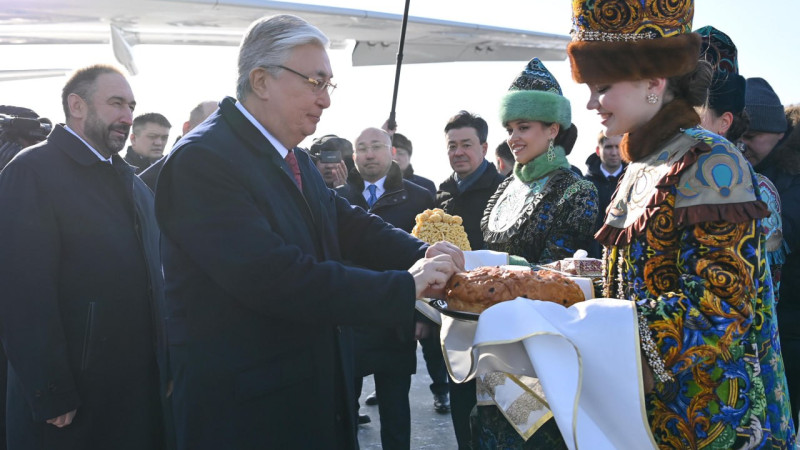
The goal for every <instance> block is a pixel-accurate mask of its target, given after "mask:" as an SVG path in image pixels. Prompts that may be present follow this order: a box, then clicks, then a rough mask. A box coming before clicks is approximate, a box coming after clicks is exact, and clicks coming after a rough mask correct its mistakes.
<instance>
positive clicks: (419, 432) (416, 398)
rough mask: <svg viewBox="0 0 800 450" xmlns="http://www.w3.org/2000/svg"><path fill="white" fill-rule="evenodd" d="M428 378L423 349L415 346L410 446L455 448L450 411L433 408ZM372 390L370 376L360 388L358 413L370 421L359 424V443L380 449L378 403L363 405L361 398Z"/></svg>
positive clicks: (370, 449)
mask: <svg viewBox="0 0 800 450" xmlns="http://www.w3.org/2000/svg"><path fill="white" fill-rule="evenodd" d="M430 384H431V379H430V377H429V376H428V370H427V369H426V368H425V360H424V359H422V348H421V347H420V346H419V345H417V373H416V374H415V375H412V376H411V392H410V393H409V399H410V402H411V448H412V449H437V450H438V449H456V448H458V445H457V444H456V435H455V434H454V433H453V423H452V421H451V420H450V414H449V413H448V414H438V413H437V412H436V411H434V410H433V395H432V394H431V391H430V389H429V388H428V386H429V385H430ZM374 390H375V383H374V381H373V380H372V377H371V376H369V377H366V378H364V387H363V389H362V391H361V414H368V415H369V416H370V418H371V419H372V422H371V423H368V424H366V425H360V426H359V427H358V442H359V445H360V446H361V448H362V449H363V450H378V449H380V448H381V435H380V432H381V425H380V418H379V416H378V406H377V405H376V406H366V405H365V404H364V400H365V399H366V398H367V395H369V394H370V393H371V392H372V391H374Z"/></svg>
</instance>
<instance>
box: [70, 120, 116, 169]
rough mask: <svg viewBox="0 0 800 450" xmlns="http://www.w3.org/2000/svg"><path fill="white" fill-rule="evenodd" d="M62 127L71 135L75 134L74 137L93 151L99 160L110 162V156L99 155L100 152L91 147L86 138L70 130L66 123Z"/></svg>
mask: <svg viewBox="0 0 800 450" xmlns="http://www.w3.org/2000/svg"><path fill="white" fill-rule="evenodd" d="M64 129H65V130H67V131H69V132H70V133H72V135H73V136H75V137H76V138H78V139H80V140H81V142H83V144H84V145H86V146H87V147H89V150H91V151H92V153H94V154H95V155H97V157H98V158H100V161H103V162H107V163H109V164H111V157H110V156H109V157H108V158H106V157H105V156H103V155H101V154H100V152H98V151H97V150H95V149H94V147H92V146H91V145H89V143H88V142H86V140H84V139H83V138H82V137H80V136H79V135H78V133H76V132H75V131H73V130H72V128H70V127H68V126H67V125H66V124H65V125H64Z"/></svg>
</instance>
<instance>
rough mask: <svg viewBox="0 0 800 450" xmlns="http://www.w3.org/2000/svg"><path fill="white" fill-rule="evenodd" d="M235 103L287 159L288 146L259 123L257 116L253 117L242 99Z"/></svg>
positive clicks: (282, 156)
mask: <svg viewBox="0 0 800 450" xmlns="http://www.w3.org/2000/svg"><path fill="white" fill-rule="evenodd" d="M235 105H236V108H238V109H239V111H241V112H242V114H244V116H245V117H246V118H247V120H249V121H250V123H252V124H253V126H255V127H256V128H257V129H258V131H260V132H261V134H263V135H264V137H265V138H267V140H268V141H269V143H270V144H272V146H273V147H275V150H277V151H278V153H280V155H281V158H284V159H286V155H288V154H289V150H288V149H287V148H286V147H284V146H283V144H281V143H280V141H278V140H277V139H275V136H273V135H272V134H270V132H269V131H267V129H266V128H264V126H263V125H261V124H260V123H259V122H258V121H257V120H256V118H255V117H253V115H252V114H250V111H248V110H247V109H245V107H244V105H243V104H242V102H240V101H237V102H236V103H235Z"/></svg>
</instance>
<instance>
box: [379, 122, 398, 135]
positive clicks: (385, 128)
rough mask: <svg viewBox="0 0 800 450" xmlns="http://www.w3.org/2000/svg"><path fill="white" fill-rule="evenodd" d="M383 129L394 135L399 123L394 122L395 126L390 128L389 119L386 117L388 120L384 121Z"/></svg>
mask: <svg viewBox="0 0 800 450" xmlns="http://www.w3.org/2000/svg"><path fill="white" fill-rule="evenodd" d="M381 129H382V130H383V131H385V132H387V133H389V136H394V133H395V132H396V131H397V123H395V124H394V128H389V119H386V122H383V125H381Z"/></svg>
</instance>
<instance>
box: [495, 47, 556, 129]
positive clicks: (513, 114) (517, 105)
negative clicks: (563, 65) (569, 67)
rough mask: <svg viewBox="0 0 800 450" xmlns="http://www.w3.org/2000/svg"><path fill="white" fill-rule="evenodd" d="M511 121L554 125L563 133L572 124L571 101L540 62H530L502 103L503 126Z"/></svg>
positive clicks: (501, 118) (536, 59) (537, 59)
mask: <svg viewBox="0 0 800 450" xmlns="http://www.w3.org/2000/svg"><path fill="white" fill-rule="evenodd" d="M512 120H535V121H538V122H547V123H552V122H555V123H557V124H559V125H561V128H563V129H566V128H569V126H570V124H571V123H572V107H571V106H570V104H569V100H567V98H566V97H564V95H563V94H562V92H561V86H559V84H558V81H556V79H555V78H554V77H553V75H552V74H551V73H550V71H548V70H547V68H546V67H545V66H544V64H542V62H541V61H540V60H539V58H533V59H532V60H530V62H528V65H527V66H525V70H523V71H522V73H520V74H519V76H518V77H517V78H516V79H515V80H514V82H513V83H511V87H510V88H509V89H508V93H507V94H506V95H505V96H503V99H502V101H501V102H500V122H501V123H503V124H507V123H508V122H510V121H512Z"/></svg>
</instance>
